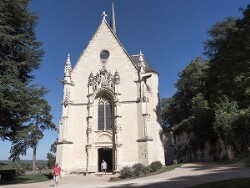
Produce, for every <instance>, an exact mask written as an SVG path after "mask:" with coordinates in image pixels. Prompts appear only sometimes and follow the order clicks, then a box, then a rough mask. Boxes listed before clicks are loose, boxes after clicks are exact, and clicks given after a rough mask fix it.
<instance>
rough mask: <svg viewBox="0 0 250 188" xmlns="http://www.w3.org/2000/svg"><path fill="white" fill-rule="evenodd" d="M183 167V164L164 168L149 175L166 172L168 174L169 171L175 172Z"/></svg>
mask: <svg viewBox="0 0 250 188" xmlns="http://www.w3.org/2000/svg"><path fill="white" fill-rule="evenodd" d="M181 165H182V163H179V164H173V165H168V166H164V167H162V168H161V169H160V170H157V171H156V172H152V173H150V174H149V175H156V174H162V173H164V172H168V171H171V170H174V169H176V168H178V167H180V166H181Z"/></svg>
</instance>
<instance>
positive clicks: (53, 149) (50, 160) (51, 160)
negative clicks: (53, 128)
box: [47, 141, 57, 169]
mask: <svg viewBox="0 0 250 188" xmlns="http://www.w3.org/2000/svg"><path fill="white" fill-rule="evenodd" d="M56 144H57V141H55V142H54V143H53V144H51V148H50V152H49V153H47V159H48V163H47V166H48V168H49V169H52V168H53V167H54V166H55V163H56V156H55V153H56Z"/></svg>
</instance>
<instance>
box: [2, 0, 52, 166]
mask: <svg viewBox="0 0 250 188" xmlns="http://www.w3.org/2000/svg"><path fill="white" fill-rule="evenodd" d="M29 3H30V0H12V1H9V0H2V1H0V137H1V138H2V139H7V140H10V141H12V148H11V155H10V158H11V159H13V160H17V159H18V158H19V156H20V155H25V154H26V151H27V149H28V148H29V147H32V148H33V150H34V154H33V156H34V157H33V160H34V161H35V154H36V147H37V144H38V142H39V140H40V139H41V138H42V137H43V131H44V130H45V129H52V130H55V129H56V128H55V125H54V124H53V123H52V121H51V119H52V115H51V114H50V110H51V107H50V106H49V104H48V102H47V101H46V100H45V99H44V96H45V94H46V93H47V90H46V89H45V88H44V87H40V86H39V85H36V84H33V81H34V75H32V72H33V71H34V70H36V69H38V68H39V66H40V63H41V60H42V57H43V53H44V52H43V50H42V49H41V43H40V42H38V41H37V39H36V33H35V25H36V24H37V22H38V17H37V16H36V15H35V14H34V13H31V12H29V9H28V6H29ZM34 164H35V162H34ZM34 166H35V165H34ZM33 168H34V167H33Z"/></svg>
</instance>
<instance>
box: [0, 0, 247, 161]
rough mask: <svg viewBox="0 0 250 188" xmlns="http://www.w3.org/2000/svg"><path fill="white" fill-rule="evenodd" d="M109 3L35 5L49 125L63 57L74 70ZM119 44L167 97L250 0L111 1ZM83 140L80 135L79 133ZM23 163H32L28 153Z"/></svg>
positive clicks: (43, 146) (3, 155)
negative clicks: (213, 32)
mask: <svg viewBox="0 0 250 188" xmlns="http://www.w3.org/2000/svg"><path fill="white" fill-rule="evenodd" d="M111 2H112V1H111V0H33V2H32V3H31V6H30V10H31V11H32V12H36V13H37V14H38V16H39V17H40V20H39V23H38V25H37V27H36V31H37V37H38V40H39V41H41V42H43V49H44V50H45V52H46V53H45V55H44V59H43V62H42V65H41V67H40V69H39V70H37V71H35V72H34V74H35V75H36V78H35V83H39V84H41V85H43V86H45V87H46V88H47V89H49V90H50V92H49V93H48V94H47V95H46V98H47V100H48V101H49V103H50V105H51V106H52V114H53V116H54V118H53V121H54V123H55V124H56V125H57V126H58V124H59V123H58V122H59V118H60V116H61V111H62V108H61V100H62V92H63V86H62V84H61V83H60V82H59V81H58V80H57V79H61V78H63V71H64V65H65V62H66V59H67V54H68V53H70V55H71V63H72V65H73V66H74V65H75V63H76V61H77V59H78V58H79V56H80V54H81V53H82V51H83V50H84V49H85V47H86V46H87V44H88V42H89V40H90V39H91V37H92V36H93V34H94V33H95V31H96V29H97V27H98V25H99V24H100V23H101V19H102V18H101V13H102V11H105V12H106V13H107V14H108V17H107V18H106V19H107V21H109V19H110V13H111ZM114 2H115V14H116V24H117V30H118V31H117V33H118V36H119V39H120V41H121V43H122V44H123V46H124V47H125V49H126V50H127V52H128V53H129V54H130V55H133V54H138V53H139V51H140V49H141V50H142V52H143V53H144V54H145V56H146V58H147V60H148V62H149V63H150V64H151V65H152V66H153V67H154V69H155V70H156V71H158V72H159V83H160V85H159V87H160V97H161V98H166V97H171V96H172V95H173V94H174V93H175V91H176V89H175V87H174V84H175V82H176V81H177V79H178V73H179V72H181V71H182V70H183V69H184V68H185V67H186V66H187V65H188V64H189V63H190V62H191V60H193V59H195V57H197V56H200V55H202V53H203V42H204V41H205V40H206V39H208V35H207V31H208V30H209V29H210V28H211V27H212V25H213V24H215V23H216V22H219V21H222V20H224V19H225V18H226V17H229V16H233V17H240V16H241V13H240V11H239V8H241V7H242V8H245V7H246V6H247V5H248V4H250V0H202V1H201V0H115V1H114ZM83 136H85V135H84V133H83ZM56 138H57V133H56V132H53V131H46V132H45V136H44V138H43V139H42V140H41V141H40V144H39V146H38V150H37V159H46V154H47V153H48V152H49V149H50V145H51V144H52V143H53V142H54V141H55V140H56ZM10 147H11V144H10V143H9V142H6V141H5V142H0V148H1V152H0V160H4V159H8V156H9V149H10ZM21 159H32V155H31V150H29V151H28V153H27V155H26V156H23V157H21Z"/></svg>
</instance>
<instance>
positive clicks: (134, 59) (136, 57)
mask: <svg viewBox="0 0 250 188" xmlns="http://www.w3.org/2000/svg"><path fill="white" fill-rule="evenodd" d="M142 57H143V61H144V63H145V69H146V72H154V73H157V72H156V71H155V70H154V69H153V67H152V66H151V65H150V64H149V63H148V61H147V60H146V58H145V56H144V54H142ZM130 58H131V60H132V63H133V64H134V65H135V67H136V68H137V70H139V62H140V61H139V58H140V54H137V55H131V56H130ZM157 74H158V73H157Z"/></svg>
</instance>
